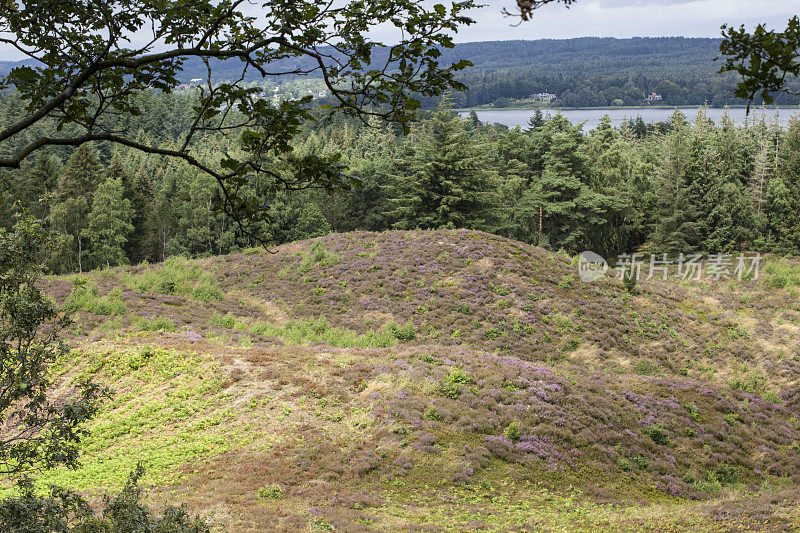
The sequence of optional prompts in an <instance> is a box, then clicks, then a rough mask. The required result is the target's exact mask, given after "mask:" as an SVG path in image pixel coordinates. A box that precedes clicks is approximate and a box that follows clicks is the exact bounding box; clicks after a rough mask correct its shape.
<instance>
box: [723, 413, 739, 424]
mask: <svg viewBox="0 0 800 533" xmlns="http://www.w3.org/2000/svg"><path fill="white" fill-rule="evenodd" d="M723 419H724V420H725V422H726V423H727V424H728V425H729V426H735V425H736V421H737V420H739V415H737V414H734V413H728V414H727V415H725V416H724V417H723Z"/></svg>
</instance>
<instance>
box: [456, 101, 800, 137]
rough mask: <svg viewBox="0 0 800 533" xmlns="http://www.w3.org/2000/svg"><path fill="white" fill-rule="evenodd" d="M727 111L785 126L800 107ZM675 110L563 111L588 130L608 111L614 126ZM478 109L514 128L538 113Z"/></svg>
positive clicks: (712, 112) (691, 112)
mask: <svg viewBox="0 0 800 533" xmlns="http://www.w3.org/2000/svg"><path fill="white" fill-rule="evenodd" d="M680 110H681V112H682V113H683V114H684V115H686V117H687V118H688V119H689V120H694V119H695V118H696V117H697V113H698V112H699V111H700V109H698V108H681V109H680ZM727 111H728V115H729V116H730V117H731V118H732V119H733V121H734V122H736V123H738V124H744V123H745V120H747V121H748V122H751V123H752V122H753V121H754V120H760V119H761V117H762V116H763V115H766V119H767V121H771V120H774V119H775V118H776V116H777V119H778V121H779V122H780V124H781V125H784V126H785V125H786V124H787V123H788V122H789V119H790V118H791V117H792V116H800V111H799V110H798V109H795V108H792V109H786V108H783V109H777V108H769V109H766V110H765V109H761V108H757V109H751V110H750V116H749V117H748V116H747V114H746V109H744V108H731V109H728V110H727ZM542 112H543V113H544V116H545V117H547V116H553V115H555V114H556V113H558V110H555V109H543V110H542ZM674 112H675V110H674V109H660V108H649V107H643V108H637V109H572V110H567V111H561V114H562V115H564V116H565V117H567V118H568V119H569V121H570V122H572V123H573V124H578V123H580V122H584V121H585V122H586V123H585V124H584V126H583V130H584V131H585V132H588V131H590V130H593V129H595V128H596V127H597V125H598V124H600V119H601V118H603V116H604V115H608V116H609V117H610V118H611V123H612V124H613V125H614V126H620V125H622V122H623V121H624V120H625V119H632V120H636V117H642V120H644V121H645V122H648V123H651V122H660V121H664V120H668V119H669V117H670V116H671V115H672V114H673V113H674ZM705 112H706V115H707V116H708V117H709V118H710V119H711V120H713V121H714V122H718V121H719V120H720V119H721V118H722V115H723V113H725V109H722V108H714V107H711V108H707V109H706V110H705ZM476 113H477V114H478V118H479V119H480V120H481V121H482V122H488V123H489V124H495V123H500V124H505V125H506V126H508V127H510V128H514V127H516V126H522V128H523V129H525V127H526V126H527V124H528V119H530V118H531V117H532V116H533V114H534V110H532V109H487V110H480V111H477V110H476ZM461 115H462V116H467V115H469V112H462V113H461Z"/></svg>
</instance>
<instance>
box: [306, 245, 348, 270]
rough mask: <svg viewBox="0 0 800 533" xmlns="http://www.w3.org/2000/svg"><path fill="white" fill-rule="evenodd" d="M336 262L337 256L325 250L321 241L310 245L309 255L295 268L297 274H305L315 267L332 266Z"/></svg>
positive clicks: (337, 260)
mask: <svg viewBox="0 0 800 533" xmlns="http://www.w3.org/2000/svg"><path fill="white" fill-rule="evenodd" d="M338 262H339V256H337V255H336V254H334V253H331V252H328V251H327V250H325V245H324V244H322V242H321V241H315V242H313V243H311V249H310V251H309V253H308V254H306V255H304V256H303V259H302V261H300V264H299V265H298V266H297V273H298V274H305V273H306V272H308V271H310V270H312V269H314V268H316V267H327V266H332V265H335V264H336V263H338Z"/></svg>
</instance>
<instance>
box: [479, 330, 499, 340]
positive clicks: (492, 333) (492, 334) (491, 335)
mask: <svg viewBox="0 0 800 533" xmlns="http://www.w3.org/2000/svg"><path fill="white" fill-rule="evenodd" d="M502 334H503V333H502V332H501V331H500V330H499V329H497V328H487V329H486V331H485V332H484V334H483V335H484V337H486V339H488V340H490V341H491V340H494V339H496V338H498V337H500V336H501V335H502Z"/></svg>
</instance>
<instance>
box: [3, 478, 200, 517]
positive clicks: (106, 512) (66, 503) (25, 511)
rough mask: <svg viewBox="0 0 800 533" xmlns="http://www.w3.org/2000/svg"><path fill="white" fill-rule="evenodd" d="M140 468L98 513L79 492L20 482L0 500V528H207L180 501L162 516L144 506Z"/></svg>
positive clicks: (168, 508) (108, 499) (107, 500)
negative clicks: (39, 489) (41, 489)
mask: <svg viewBox="0 0 800 533" xmlns="http://www.w3.org/2000/svg"><path fill="white" fill-rule="evenodd" d="M143 475H144V469H143V468H142V467H141V465H139V466H138V467H137V468H136V470H135V471H134V472H133V473H131V475H130V477H129V478H128V481H127V483H126V484H125V487H124V488H123V489H122V491H120V493H119V494H117V495H115V496H113V497H109V496H106V498H105V501H104V504H103V508H102V511H100V512H99V513H96V512H95V511H94V510H93V509H92V507H91V506H90V505H89V504H88V502H86V500H84V499H83V498H82V497H81V496H80V495H78V494H77V493H75V492H72V491H70V490H65V489H61V488H58V487H51V488H50V492H49V493H48V494H47V495H44V496H40V495H38V494H37V493H36V491H35V490H34V487H33V483H32V482H30V481H27V480H26V481H23V482H21V483H20V486H19V488H20V491H21V495H20V496H18V497H13V498H7V499H5V500H3V501H2V502H0V531H19V532H23V531H24V532H25V533H109V532H112V531H113V532H115V533H140V532H141V533H148V532H154V533H209V532H210V529H209V526H208V525H207V524H206V523H205V522H204V521H203V519H201V518H200V517H199V516H196V517H194V518H192V517H190V516H189V513H188V512H187V510H186V508H185V507H184V506H180V507H172V506H170V507H167V508H166V509H164V510H163V512H162V513H161V516H158V515H156V514H155V513H153V511H152V510H151V509H149V508H148V507H147V506H145V505H144V504H143V503H142V501H141V499H142V489H141V488H139V485H138V483H139V480H140V479H141V477H142V476H143Z"/></svg>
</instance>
